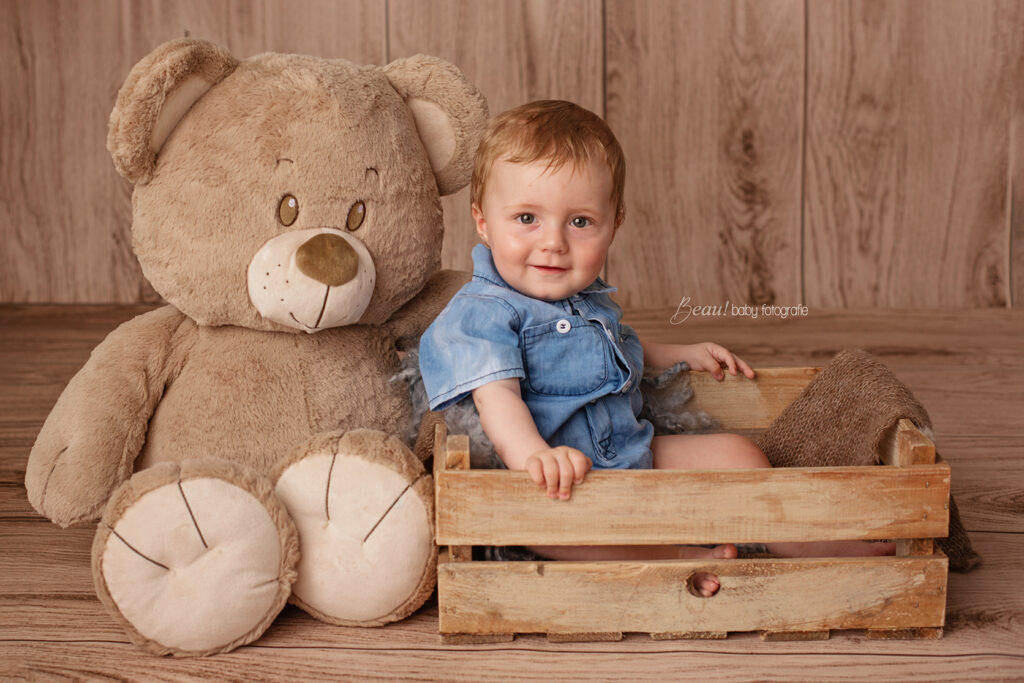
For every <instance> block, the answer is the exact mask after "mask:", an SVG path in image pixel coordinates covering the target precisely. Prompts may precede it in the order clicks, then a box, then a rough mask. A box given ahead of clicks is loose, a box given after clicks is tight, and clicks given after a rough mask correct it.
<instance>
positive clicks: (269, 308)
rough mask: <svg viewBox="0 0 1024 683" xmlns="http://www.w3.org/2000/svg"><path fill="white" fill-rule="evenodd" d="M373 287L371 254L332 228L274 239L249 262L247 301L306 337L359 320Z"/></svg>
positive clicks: (291, 233)
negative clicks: (308, 333)
mask: <svg viewBox="0 0 1024 683" xmlns="http://www.w3.org/2000/svg"><path fill="white" fill-rule="evenodd" d="M375 284H376V270H375V268H374V265H373V259H372V258H371V257H370V252H369V251H367V249H366V247H365V246H364V245H363V243H362V242H361V241H360V240H359V239H357V238H356V237H354V236H352V235H349V234H346V233H344V232H342V231H341V230H338V229H336V228H312V229H308V230H293V231H291V232H287V233H284V234H283V235H278V236H277V237H275V238H273V239H271V240H269V241H268V242H267V243H266V244H264V245H263V246H262V247H260V249H259V251H257V252H256V255H255V256H253V259H252V261H251V262H250V263H249V273H248V287H249V299H250V300H251V301H252V303H253V305H254V306H255V307H256V310H257V311H259V313H260V315H262V316H263V317H264V318H267V319H268V320H272V321H274V322H276V323H280V324H282V325H286V326H288V327H291V328H294V329H298V330H302V331H304V332H317V331H319V330H324V329H327V328H330V327H338V326H340V325H351V324H352V323H355V322H356V321H358V320H359V318H360V317H361V316H362V315H363V312H364V311H366V307H367V306H368V305H369V303H370V297H371V296H373V289H374V286H375Z"/></svg>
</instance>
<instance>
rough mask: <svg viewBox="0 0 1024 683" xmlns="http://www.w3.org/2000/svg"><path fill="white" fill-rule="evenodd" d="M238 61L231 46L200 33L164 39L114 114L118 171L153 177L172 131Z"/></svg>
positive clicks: (140, 179) (111, 136) (110, 145)
mask: <svg viewBox="0 0 1024 683" xmlns="http://www.w3.org/2000/svg"><path fill="white" fill-rule="evenodd" d="M237 65H238V60H237V59H235V58H234V57H233V56H231V54H230V53H229V52H228V51H227V50H224V49H223V48H221V47H218V46H217V45H214V44H213V43H209V42H207V41H205V40H196V39H194V38H181V39H178V40H172V41H170V42H167V43H164V44H163V45H161V46H160V47H158V48H156V49H155V50H153V51H152V52H151V53H149V54H148V55H147V56H146V57H144V58H143V59H142V61H140V62H139V63H138V64H136V65H135V67H134V68H133V69H132V70H131V73H130V74H128V78H127V80H125V82H124V85H122V86H121V90H120V91H119V92H118V93H117V104H116V105H115V106H114V111H113V112H111V114H110V129H109V132H108V134H107V149H108V150H109V151H110V156H111V157H113V159H114V166H116V167H117V171H118V173H120V174H121V175H123V176H124V177H125V178H127V179H128V180H130V181H132V182H134V183H144V182H146V181H148V180H149V179H150V177H151V176H152V175H153V169H154V168H155V166H156V155H157V153H158V152H159V151H160V148H161V147H163V144H164V142H165V141H166V140H167V137H168V136H169V135H170V134H171V131H172V130H174V128H175V126H177V125H178V123H179V122H180V121H181V119H182V118H183V117H184V116H185V113H186V112H188V110H189V109H190V108H191V107H192V105H193V104H195V103H196V101H197V100H198V99H199V98H200V97H202V96H203V95H204V94H206V92H207V91H208V90H209V89H210V88H212V87H213V86H214V85H216V84H217V83H219V82H220V81H221V80H223V79H224V77H225V76H227V75H228V74H229V73H231V72H232V71H234V69H235V67H236V66H237Z"/></svg>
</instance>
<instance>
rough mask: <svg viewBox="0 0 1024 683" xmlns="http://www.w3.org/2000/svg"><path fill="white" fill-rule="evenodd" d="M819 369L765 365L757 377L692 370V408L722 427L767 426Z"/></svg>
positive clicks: (689, 406) (749, 427)
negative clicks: (750, 377) (717, 375)
mask: <svg viewBox="0 0 1024 683" xmlns="http://www.w3.org/2000/svg"><path fill="white" fill-rule="evenodd" d="M817 372H818V369H817V368H763V369H762V370H761V371H760V372H758V373H757V375H756V376H755V377H754V379H748V378H747V377H746V376H744V375H740V374H737V375H729V374H726V375H725V377H724V378H723V379H721V380H716V379H715V378H714V377H713V376H712V375H711V373H709V372H690V373H689V374H690V386H691V387H692V388H693V399H691V401H690V402H688V403H687V404H686V405H687V408H688V409H690V410H703V411H705V412H706V413H707V414H708V415H710V416H712V417H713V418H715V419H716V420H717V421H718V423H719V425H720V426H721V428H722V429H725V430H732V429H756V428H760V429H764V428H767V427H768V425H770V424H771V423H772V421H773V420H774V419H775V418H776V417H778V416H779V414H780V413H781V412H782V411H783V410H784V409H785V408H786V406H788V405H789V404H790V403H792V402H793V399H795V398H796V397H797V396H798V395H799V394H800V392H801V391H803V390H804V387H806V386H807V385H808V384H809V383H810V381H811V380H812V379H814V376H815V375H816V374H817Z"/></svg>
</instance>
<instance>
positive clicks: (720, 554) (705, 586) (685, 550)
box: [679, 543, 736, 598]
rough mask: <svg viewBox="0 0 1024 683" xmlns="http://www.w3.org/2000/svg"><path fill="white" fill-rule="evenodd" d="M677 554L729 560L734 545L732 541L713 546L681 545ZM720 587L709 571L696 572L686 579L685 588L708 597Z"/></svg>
mask: <svg viewBox="0 0 1024 683" xmlns="http://www.w3.org/2000/svg"><path fill="white" fill-rule="evenodd" d="M679 556H680V557H682V558H687V559H713V560H731V559H734V558H735V557H736V546H735V545H733V544H732V543H723V544H722V545H716V546H715V547H714V548H700V547H695V546H682V547H680V548H679ZM721 587H722V584H721V583H720V582H719V580H718V577H717V576H715V575H714V574H712V573H710V572H697V573H695V574H691V575H690V576H689V578H687V579H686V588H687V590H689V591H690V592H691V593H693V594H694V595H696V596H698V597H702V598H710V597H711V596H712V595H714V594H715V593H717V592H718V589H719V588H721Z"/></svg>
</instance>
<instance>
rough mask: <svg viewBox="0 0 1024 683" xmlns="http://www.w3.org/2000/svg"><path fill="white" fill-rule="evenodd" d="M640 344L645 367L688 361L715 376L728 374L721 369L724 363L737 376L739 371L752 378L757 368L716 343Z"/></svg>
mask: <svg viewBox="0 0 1024 683" xmlns="http://www.w3.org/2000/svg"><path fill="white" fill-rule="evenodd" d="M640 345H641V346H643V347H644V365H645V366H646V367H651V368H669V367H672V366H673V365H675V364H676V363H678V362H679V361H685V362H686V364H687V365H689V366H690V369H691V370H704V371H706V372H710V373H711V374H712V375H714V377H715V379H724V378H725V373H724V372H722V366H723V365H724V366H725V367H726V368H728V370H729V374H730V375H735V374H736V373H737V371H739V372H742V373H743V374H744V375H746V376H747V377H749V378H750V379H753V378H754V371H753V370H752V369H751V367H750V366H749V365H747V363H746V362H745V361H744V360H743V359H742V358H740V357H739V356H737V355H735V354H733V353H732V352H730V351H729V350H728V349H726V348H725V347H724V346H721V345H719V344H715V343H714V342H701V343H699V344H657V343H654V342H640Z"/></svg>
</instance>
